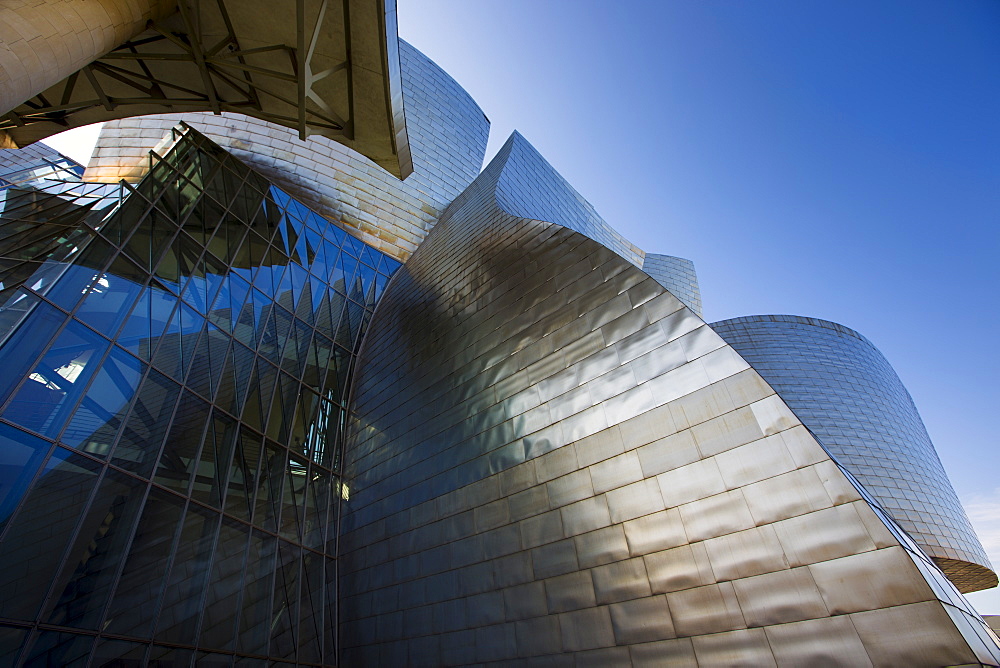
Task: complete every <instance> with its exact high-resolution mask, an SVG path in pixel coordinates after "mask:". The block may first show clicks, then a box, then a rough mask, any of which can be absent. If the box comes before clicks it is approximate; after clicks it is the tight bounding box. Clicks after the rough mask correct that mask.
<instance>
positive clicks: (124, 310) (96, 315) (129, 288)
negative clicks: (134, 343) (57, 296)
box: [76, 255, 148, 336]
mask: <svg viewBox="0 0 1000 668" xmlns="http://www.w3.org/2000/svg"><path fill="white" fill-rule="evenodd" d="M147 278H148V274H147V273H146V272H144V271H142V270H141V269H139V268H138V267H137V266H135V265H134V264H132V262H130V261H129V260H128V259H126V258H125V257H124V256H122V255H119V256H118V257H117V258H115V261H114V262H112V263H111V266H110V267H108V270H107V272H105V273H103V274H101V275H100V277H99V278H98V279H97V281H96V282H95V283H94V285H93V286H91V288H90V292H89V293H88V295H87V296H86V298H84V300H83V303H82V304H81V305H80V308H79V309H77V312H76V317H77V318H79V319H80V320H82V321H83V322H85V323H87V324H88V325H90V326H91V327H93V328H94V329H96V330H97V331H99V332H104V333H105V334H106V335H108V336H114V334H115V332H117V331H118V326H119V325H121V324H122V321H123V320H124V319H125V317H126V316H127V315H128V313H129V311H130V310H131V309H132V303H133V302H134V301H135V298H136V297H137V296H138V295H139V293H140V292H141V291H142V289H143V286H144V285H145V283H146V279H147Z"/></svg>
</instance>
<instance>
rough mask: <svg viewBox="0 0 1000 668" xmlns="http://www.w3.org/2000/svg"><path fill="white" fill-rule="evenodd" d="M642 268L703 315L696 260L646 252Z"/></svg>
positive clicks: (689, 306) (685, 303)
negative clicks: (695, 267) (695, 265)
mask: <svg viewBox="0 0 1000 668" xmlns="http://www.w3.org/2000/svg"><path fill="white" fill-rule="evenodd" d="M642 270H643V271H644V272H646V273H647V274H649V275H650V276H652V277H653V278H654V279H656V282H657V283H659V284H660V285H662V286H663V287H665V288H666V289H667V290H670V292H671V294H673V295H674V296H675V297H677V298H678V299H680V300H681V302H682V303H683V304H684V305H685V306H687V307H688V308H689V309H691V310H692V311H694V312H695V313H697V314H698V317H699V318H700V317H701V288H700V287H698V274H697V273H696V272H695V270H694V262H692V261H691V260H685V259H684V258H682V257H674V256H673V255H660V254H657V253H646V257H645V258H644V260H643V263H642Z"/></svg>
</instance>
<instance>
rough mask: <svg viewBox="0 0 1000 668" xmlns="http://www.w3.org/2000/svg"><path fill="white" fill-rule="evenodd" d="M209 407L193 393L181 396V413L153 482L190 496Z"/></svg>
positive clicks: (171, 428) (172, 427) (166, 443)
mask: <svg viewBox="0 0 1000 668" xmlns="http://www.w3.org/2000/svg"><path fill="white" fill-rule="evenodd" d="M208 418H209V405H208V403H206V402H205V401H203V400H201V399H199V398H198V397H196V396H195V395H194V394H192V393H191V392H188V391H187V390H184V391H183V392H181V399H180V402H179V403H178V404H177V412H176V413H175V414H174V419H173V421H172V423H171V424H170V432H169V433H168V434H167V438H166V440H165V441H164V444H163V453H162V454H161V455H160V460H159V463H158V464H157V466H156V475H155V476H154V477H153V481H154V482H156V483H159V484H161V485H163V486H164V487H169V488H170V489H172V490H174V491H176V492H179V493H181V494H187V491H188V486H189V485H190V484H191V475H192V474H193V473H194V470H195V466H196V465H197V463H198V452H199V450H200V448H201V442H202V438H203V437H204V435H205V427H206V426H207V425H208Z"/></svg>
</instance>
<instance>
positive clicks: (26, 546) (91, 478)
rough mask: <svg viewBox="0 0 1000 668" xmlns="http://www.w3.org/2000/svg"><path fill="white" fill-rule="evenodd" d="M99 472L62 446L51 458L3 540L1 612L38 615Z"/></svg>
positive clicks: (0, 545) (0, 553)
mask: <svg viewBox="0 0 1000 668" xmlns="http://www.w3.org/2000/svg"><path fill="white" fill-rule="evenodd" d="M99 473H100V465H99V464H97V463H95V462H92V461H91V460H89V459H86V458H84V457H82V456H80V455H78V454H76V453H74V452H71V451H70V450H63V449H62V448H56V450H55V452H54V453H53V454H52V457H50V458H49V461H48V462H46V464H45V466H44V468H43V469H42V471H41V472H40V473H39V475H38V477H37V478H36V479H35V482H34V483H33V484H32V486H31V489H30V490H29V491H28V495H27V497H26V498H25V500H24V503H23V504H22V505H21V508H20V509H19V510H18V511H17V514H15V515H14V517H13V519H12V520H11V522H10V527H9V528H8V530H7V533H6V534H5V535H4V538H3V542H2V543H0V591H2V592H3V596H2V597H0V616H3V617H8V618H12V619H34V617H35V613H37V611H38V607H39V605H40V604H41V602H42V600H43V599H44V597H45V592H47V591H48V589H49V584H50V583H51V582H52V580H53V578H54V576H55V572H56V569H57V568H58V567H59V565H60V563H59V562H60V559H61V557H62V554H63V550H65V549H66V545H67V544H68V543H69V540H70V537H72V535H73V530H74V529H75V528H76V525H77V522H78V521H79V519H80V514H81V513H82V511H83V509H84V508H85V507H86V505H87V499H88V497H89V496H90V493H91V492H92V491H93V489H94V485H95V484H96V482H97V476H98V474H99Z"/></svg>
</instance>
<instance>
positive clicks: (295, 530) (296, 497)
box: [278, 455, 309, 542]
mask: <svg viewBox="0 0 1000 668" xmlns="http://www.w3.org/2000/svg"><path fill="white" fill-rule="evenodd" d="M308 474H309V468H308V462H307V461H306V460H305V459H304V458H301V457H297V456H295V455H289V457H288V467H287V468H286V469H285V484H284V486H283V488H282V496H281V525H280V527H279V529H278V532H279V533H280V534H281V535H282V536H283V537H285V538H287V539H288V540H294V541H296V542H298V541H299V532H300V531H301V524H302V518H301V516H300V515H301V513H302V511H303V506H304V505H305V496H306V488H307V483H308V480H309V478H308Z"/></svg>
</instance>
